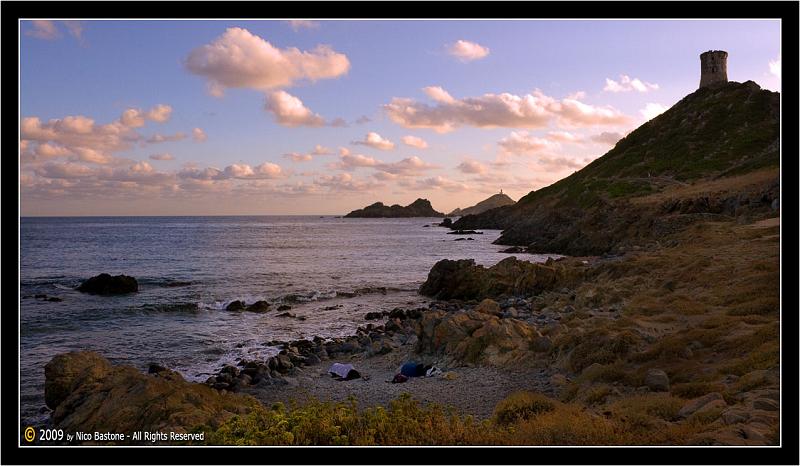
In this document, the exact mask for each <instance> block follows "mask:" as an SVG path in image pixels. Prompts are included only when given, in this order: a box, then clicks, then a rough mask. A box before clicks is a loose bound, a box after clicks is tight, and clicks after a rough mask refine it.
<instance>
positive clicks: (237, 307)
mask: <svg viewBox="0 0 800 466" xmlns="http://www.w3.org/2000/svg"><path fill="white" fill-rule="evenodd" d="M245 309H246V306H245V304H244V301H239V300H236V301H233V302H232V303H230V304H228V305H227V306H226V307H225V310H226V311H231V312H240V311H244V310H245Z"/></svg>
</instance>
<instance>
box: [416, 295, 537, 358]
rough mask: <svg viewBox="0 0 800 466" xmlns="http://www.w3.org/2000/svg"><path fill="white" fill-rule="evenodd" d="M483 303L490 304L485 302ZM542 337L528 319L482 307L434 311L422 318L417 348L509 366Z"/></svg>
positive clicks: (447, 355)
mask: <svg viewBox="0 0 800 466" xmlns="http://www.w3.org/2000/svg"><path fill="white" fill-rule="evenodd" d="M496 304H497V303H495V305H496ZM484 307H491V306H488V305H487V304H486V303H484ZM541 337H542V335H541V334H540V333H539V332H538V331H537V330H536V328H535V327H533V326H532V325H530V324H528V323H526V322H523V321H521V320H517V319H501V318H499V317H498V316H496V315H494V314H492V313H489V312H482V311H481V310H472V311H463V312H456V313H447V312H442V311H435V312H429V313H426V314H424V315H423V316H422V318H421V319H420V320H419V322H418V324H417V344H416V347H415V351H416V352H417V353H419V354H422V355H428V356H431V355H433V356H439V355H441V356H445V357H447V358H450V359H452V360H453V361H454V362H459V363H466V364H477V363H480V364H486V365H493V366H507V365H509V364H513V363H519V362H521V361H523V360H525V359H529V358H530V356H531V353H532V349H533V343H534V342H535V341H536V340H537V339H539V338H541Z"/></svg>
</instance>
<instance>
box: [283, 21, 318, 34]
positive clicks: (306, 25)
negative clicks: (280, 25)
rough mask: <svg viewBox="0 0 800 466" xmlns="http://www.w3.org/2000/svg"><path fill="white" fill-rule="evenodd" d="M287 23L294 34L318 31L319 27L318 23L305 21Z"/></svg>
mask: <svg viewBox="0 0 800 466" xmlns="http://www.w3.org/2000/svg"><path fill="white" fill-rule="evenodd" d="M287 23H288V24H289V27H290V28H292V30H293V31H294V32H297V31H299V30H301V29H317V28H318V27H319V22H318V21H308V20H303V19H294V20H290V21H287Z"/></svg>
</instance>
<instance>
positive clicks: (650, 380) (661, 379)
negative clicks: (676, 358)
mask: <svg viewBox="0 0 800 466" xmlns="http://www.w3.org/2000/svg"><path fill="white" fill-rule="evenodd" d="M644 384H645V385H647V388H649V389H650V390H652V391H654V392H668V391H669V377H668V376H667V373H666V372H664V371H662V370H661V369H650V370H649V371H647V375H646V376H645V378H644Z"/></svg>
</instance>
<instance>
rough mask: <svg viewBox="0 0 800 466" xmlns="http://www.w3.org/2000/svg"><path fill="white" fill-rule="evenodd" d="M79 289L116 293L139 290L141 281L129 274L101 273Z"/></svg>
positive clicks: (100, 292) (90, 291)
mask: <svg viewBox="0 0 800 466" xmlns="http://www.w3.org/2000/svg"><path fill="white" fill-rule="evenodd" d="M78 291H80V292H83V293H89V294H99V295H116V294H126V293H135V292H137V291H139V283H138V282H137V281H136V279H135V278H133V277H129V276H127V275H115V276H113V277H112V276H111V275H109V274H107V273H101V274H100V275H97V276H95V277H92V278H90V279H88V280H86V281H85V282H83V283H81V285H80V286H79V287H78Z"/></svg>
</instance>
